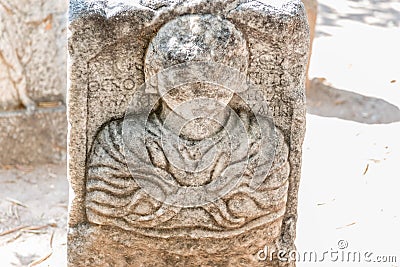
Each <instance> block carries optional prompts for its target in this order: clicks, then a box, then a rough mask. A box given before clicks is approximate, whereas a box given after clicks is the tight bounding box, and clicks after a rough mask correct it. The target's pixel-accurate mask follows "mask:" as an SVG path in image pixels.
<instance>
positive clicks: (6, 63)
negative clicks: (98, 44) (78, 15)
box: [0, 0, 68, 165]
mask: <svg viewBox="0 0 400 267" xmlns="http://www.w3.org/2000/svg"><path fill="white" fill-rule="evenodd" d="M67 8H68V3H67V2H66V1H62V0H51V1H44V0H33V1H32V0H29V1H28V0H22V1H13V0H0V150H1V153H0V164H2V165H7V164H33V163H43V162H57V161H59V160H60V159H65V155H66V128H67V127H66V126H67V124H66V109H65V95H66V88H67V75H66V66H67V64H66V61H67V43H66V34H67V33H66V25H67V23H66V21H67V16H66V13H67ZM35 112H37V114H34V113H35ZM60 135H62V136H63V138H61V139H60ZM44 144H46V146H45V147H44ZM55 147H56V148H55ZM63 155H64V156H63Z"/></svg>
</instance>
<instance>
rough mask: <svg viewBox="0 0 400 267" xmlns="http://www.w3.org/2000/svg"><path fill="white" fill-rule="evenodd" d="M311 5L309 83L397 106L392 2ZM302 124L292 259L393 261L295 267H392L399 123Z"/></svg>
mask: <svg viewBox="0 0 400 267" xmlns="http://www.w3.org/2000/svg"><path fill="white" fill-rule="evenodd" d="M319 2H320V14H319V15H320V17H319V19H318V29H317V37H316V39H315V42H314V53H313V57H312V64H311V70H310V72H311V73H310V76H311V77H323V78H326V79H327V81H328V82H329V83H331V84H332V86H333V87H335V88H339V89H344V90H348V91H353V92H356V93H359V94H362V95H366V96H372V97H377V98H382V99H384V100H386V101H388V102H390V103H392V104H395V105H396V106H400V50H399V49H400V2H398V1H397V0H396V1H373V0H369V1H350V0H349V1H344V0H338V1H332V0H320V1H319ZM307 119H308V121H307V134H306V140H305V144H304V155H303V158H304V162H303V175H302V182H301V188H300V189H301V190H300V200H299V222H298V238H297V247H298V250H299V252H301V253H304V252H312V251H318V252H320V254H319V258H318V259H322V253H323V252H325V251H328V252H332V251H333V252H335V251H339V252H340V253H341V251H345V252H346V259H347V252H361V253H362V255H364V254H365V252H371V253H373V254H372V255H371V254H369V255H371V257H370V259H371V260H372V261H373V260H375V258H374V257H375V256H378V255H382V256H383V255H386V256H393V255H395V256H397V263H377V262H371V263H366V262H361V263H359V264H355V263H348V262H342V261H341V258H339V260H338V261H336V262H332V261H331V256H330V255H331V254H326V256H325V261H323V262H318V263H310V262H308V261H307V262H305V263H299V264H298V266H312V265H314V266H377V267H378V266H382V267H383V266H388V267H392V266H400V206H399V204H400V193H399V189H400V123H399V122H397V123H393V124H387V125H367V124H361V123H356V122H352V121H344V120H340V119H335V118H324V117H318V116H314V115H308V117H307ZM340 240H344V241H346V242H347V244H348V248H347V249H345V250H340V249H339V248H338V242H339V241H340ZM342 243H343V242H342ZM342 243H341V244H342ZM339 256H340V257H341V254H339ZM335 259H336V256H335V254H333V260H335Z"/></svg>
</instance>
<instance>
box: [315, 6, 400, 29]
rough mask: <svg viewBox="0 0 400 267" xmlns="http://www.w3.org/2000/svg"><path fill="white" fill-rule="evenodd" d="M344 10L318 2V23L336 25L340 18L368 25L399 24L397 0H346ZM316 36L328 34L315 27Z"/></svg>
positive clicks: (393, 25)
mask: <svg viewBox="0 0 400 267" xmlns="http://www.w3.org/2000/svg"><path fill="white" fill-rule="evenodd" d="M346 5H347V6H348V8H347V9H346V12H343V11H338V10H337V9H335V8H333V7H331V6H328V5H326V4H324V3H319V4H318V9H319V10H318V25H319V26H336V27H339V26H340V24H339V23H338V22H339V21H340V20H352V21H357V22H360V23H365V24H368V25H373V26H378V27H383V28H388V27H398V26H400V20H399V18H400V9H399V8H397V6H398V5H400V3H399V0H386V1H381V0H347V2H346ZM316 36H317V37H322V36H330V34H329V33H326V32H324V31H323V30H322V29H321V28H317V33H316Z"/></svg>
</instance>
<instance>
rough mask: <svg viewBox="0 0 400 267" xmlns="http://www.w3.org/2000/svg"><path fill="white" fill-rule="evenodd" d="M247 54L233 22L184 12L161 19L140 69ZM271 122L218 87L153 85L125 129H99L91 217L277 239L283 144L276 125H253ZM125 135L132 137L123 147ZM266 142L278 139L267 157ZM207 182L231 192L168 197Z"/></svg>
mask: <svg viewBox="0 0 400 267" xmlns="http://www.w3.org/2000/svg"><path fill="white" fill-rule="evenodd" d="M248 58H249V52H248V48H247V42H246V39H245V37H244V36H243V34H242V33H241V32H240V31H239V30H238V29H237V28H236V27H235V26H234V25H233V24H232V23H230V22H229V21H227V20H224V19H222V18H220V17H216V16H213V15H186V16H182V17H178V18H176V19H174V20H172V21H170V22H168V23H167V24H166V25H164V26H163V27H162V28H161V29H160V30H159V32H158V33H157V35H156V36H155V37H154V38H153V40H152V42H151V44H150V46H149V48H148V51H147V54H146V58H145V67H144V68H145V69H144V72H145V76H146V81H147V82H149V80H150V77H153V76H154V75H155V74H157V73H159V72H161V71H163V70H165V69H168V68H170V67H173V66H175V65H178V64H181V63H187V62H215V63H216V64H222V65H226V66H229V67H231V68H234V69H237V70H238V71H240V72H242V73H246V71H247V67H248ZM204 99H208V100H210V99H214V100H215V102H213V101H205V102H204ZM187 103H189V104H187ZM188 114H191V115H190V116H189V115H188ZM204 115H206V116H204ZM181 122H182V123H181ZM125 123H126V122H125ZM270 123H272V122H270V121H267V119H265V120H264V119H263V118H262V117H257V118H256V116H255V114H254V113H253V112H252V111H251V109H250V108H248V106H247V104H246V103H245V102H244V100H243V99H242V98H241V97H240V96H239V95H237V94H236V93H235V92H233V91H231V90H228V89H227V88H224V87H222V86H219V85H215V84H208V83H205V82H204V83H203V82H197V83H191V84H182V85H180V86H177V87H175V88H173V89H172V90H170V91H168V92H166V94H165V95H164V94H161V93H160V101H159V102H158V103H157V105H155V106H154V108H153V109H152V111H151V112H150V114H137V115H136V117H133V118H131V121H130V123H129V124H128V127H127V128H124V120H123V119H122V118H121V119H116V120H112V121H110V122H107V123H106V124H105V125H104V126H103V127H102V128H101V129H100V130H99V132H98V134H97V136H96V138H95V141H94V143H93V145H92V148H91V151H90V157H89V161H88V165H87V182H86V214H87V218H88V220H89V222H91V223H94V224H100V225H111V226H117V227H120V228H123V229H126V230H132V231H136V232H140V233H143V234H146V235H152V236H163V235H168V234H171V233H173V234H174V235H177V236H182V235H184V236H191V237H207V236H209V237H226V236H231V235H236V234H240V233H242V232H244V231H246V230H249V229H252V228H255V227H259V226H261V225H263V226H266V227H271V229H275V230H274V231H273V230H271V235H276V238H278V235H279V229H280V227H281V224H282V219H283V216H284V214H285V211H286V201H287V191H288V186H289V184H288V183H289V182H288V177H289V171H290V167H289V163H288V160H287V159H288V153H289V152H288V146H287V144H286V143H285V141H284V137H283V134H282V132H281V131H280V130H279V129H276V130H275V132H274V134H272V133H264V134H262V133H261V130H260V125H261V124H263V125H269V124H270ZM243 129H244V130H243ZM124 130H125V131H127V132H125V133H123V131H124ZM140 133H145V135H144V138H140V137H141V136H139V137H138V134H139V135H140ZM243 134H245V135H246V136H247V138H246V139H244V140H243V138H242V136H243ZM124 136H132V138H131V139H130V143H129V145H126V144H125V143H124V142H126V141H127V140H126V139H124ZM271 140H272V141H273V142H272V143H274V144H276V145H275V146H274V149H273V150H274V157H272V162H271V164H269V163H268V159H270V158H271V155H267V154H268V153H269V152H270V151H271V147H270V143H271ZM142 151H145V152H146V153H142ZM239 175H240V176H242V177H241V179H237V178H238V177H237V176H239ZM157 177H162V179H158V178H157ZM254 177H259V178H261V180H262V183H260V186H258V187H257V188H251V186H250V184H251V181H252V179H254ZM138 180H141V181H145V182H144V183H146V181H147V182H148V183H151V187H152V188H153V189H154V191H155V192H158V193H159V195H160V196H165V197H164V200H165V201H163V197H160V199H156V198H154V197H152V196H150V195H149V192H148V191H146V190H145V189H144V188H143V186H140V185H139V184H138V183H137V181H138ZM219 180H221V181H222V182H218V181H219ZM224 181H227V182H224ZM229 181H233V182H235V183H234V184H230V182H229ZM213 183H214V185H215V186H217V187H218V186H219V185H220V186H221V187H223V186H227V187H229V188H230V190H226V191H224V194H222V195H221V196H220V197H219V198H215V199H212V201H208V202H207V203H203V204H202V205H174V201H173V200H172V199H168V196H167V195H168V194H170V193H168V186H176V187H179V188H186V189H187V191H186V192H187V195H189V196H187V195H185V196H182V199H190V192H192V191H191V190H195V189H196V188H199V187H203V186H207V185H210V184H213ZM221 184H222V185H221ZM182 192H185V191H182ZM182 192H181V191H179V192H178V193H177V194H176V195H173V197H175V198H179V197H180V196H179V194H180V193H182ZM193 192H194V191H193ZM182 194H184V193H182ZM193 198H194V196H193ZM194 202H195V200H193V203H194Z"/></svg>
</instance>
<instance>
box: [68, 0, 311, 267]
mask: <svg viewBox="0 0 400 267" xmlns="http://www.w3.org/2000/svg"><path fill="white" fill-rule="evenodd" d="M69 16H70V24H69V30H70V35H69V53H70V61H69V79H70V83H69V91H68V122H69V145H68V154H69V161H68V175H69V181H70V186H71V192H72V194H71V199H70V214H69V223H68V224H69V231H68V262H69V265H70V266H83V265H84V266H294V263H293V262H290V263H289V262H284V261H280V260H279V259H277V258H273V259H272V260H267V259H263V257H261V255H260V251H264V250H265V248H266V247H268V248H270V249H271V250H276V251H277V250H279V249H286V250H287V251H288V250H290V249H294V248H295V247H294V240H295V233H296V218H297V192H298V185H299V180H300V167H301V146H302V142H303V138H304V130H305V88H304V82H305V70H306V65H307V58H308V45H309V31H308V24H307V17H306V14H305V9H304V6H303V4H302V3H301V1H297V0H287V1H233V0H232V1H229V0H217V1H205V0H204V1H179V0H169V1H168V0H164V1H163V0H156V1H145V0H142V1H108V2H105V1H90V2H88V1H80V0H74V1H71V2H70V15H69Z"/></svg>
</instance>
